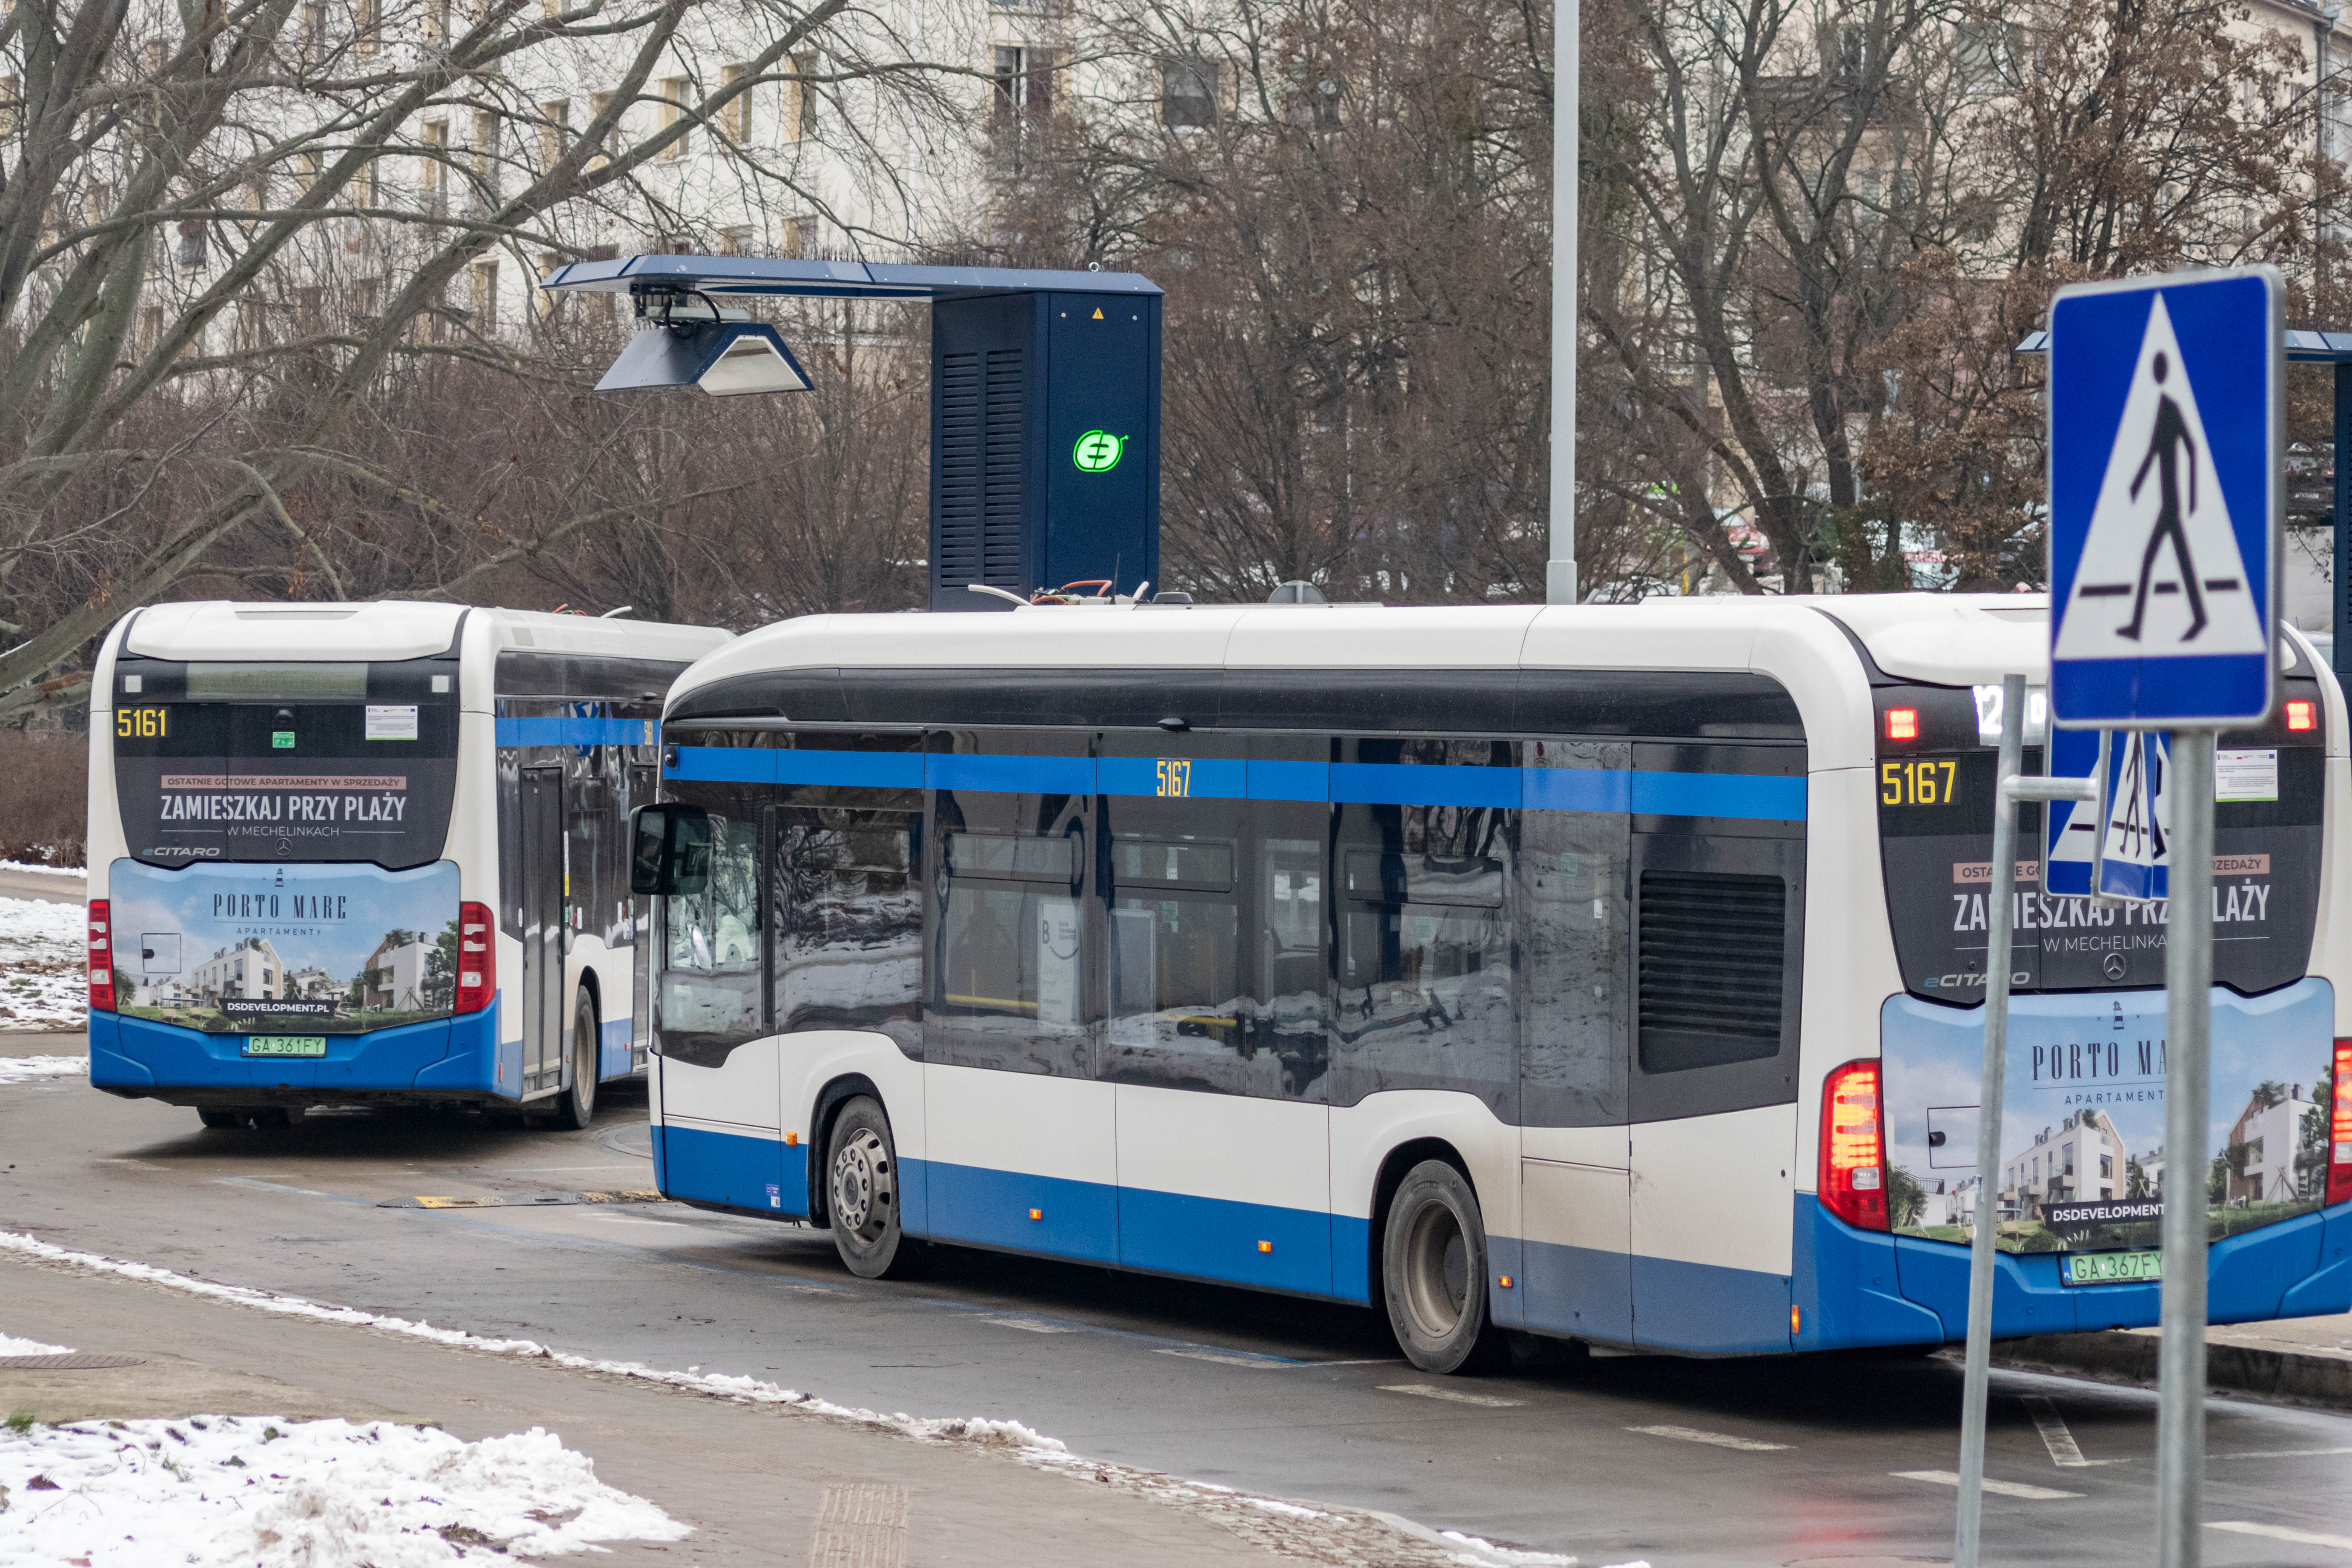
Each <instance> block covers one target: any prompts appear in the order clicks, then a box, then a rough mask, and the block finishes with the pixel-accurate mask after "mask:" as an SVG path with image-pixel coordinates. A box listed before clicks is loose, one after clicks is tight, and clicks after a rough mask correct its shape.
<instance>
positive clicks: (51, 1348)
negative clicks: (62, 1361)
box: [0, 1334, 73, 1356]
mask: <svg viewBox="0 0 2352 1568" xmlns="http://www.w3.org/2000/svg"><path fill="white" fill-rule="evenodd" d="M71 1354H73V1347H72V1346H71V1345H45V1344H43V1343H42V1342H40V1341H38V1340H20V1339H17V1338H16V1337H15V1336H14V1335H11V1334H0V1356H11V1355H71Z"/></svg>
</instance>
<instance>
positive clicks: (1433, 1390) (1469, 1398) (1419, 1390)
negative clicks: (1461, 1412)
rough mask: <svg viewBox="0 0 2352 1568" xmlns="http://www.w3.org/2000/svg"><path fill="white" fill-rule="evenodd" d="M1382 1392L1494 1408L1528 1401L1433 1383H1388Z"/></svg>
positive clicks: (1509, 1406)
mask: <svg viewBox="0 0 2352 1568" xmlns="http://www.w3.org/2000/svg"><path fill="white" fill-rule="evenodd" d="M1381 1393H1382V1394H1412V1395H1413V1396H1414V1397H1415V1398H1418V1399H1443V1400H1445V1401H1447V1402H1448V1403H1450V1404H1454V1405H1486V1406H1487V1407H1488V1408H1489V1409H1494V1410H1508V1409H1511V1408H1513V1407H1514V1406H1517V1405H1525V1404H1526V1403H1527V1401H1526V1400H1524V1399H1497V1398H1496V1397H1495V1396H1494V1395H1493V1394H1463V1393H1461V1392H1459V1391H1457V1390H1455V1389H1451V1388H1440V1387H1438V1386H1437V1385H1436V1384H1433V1383H1387V1384H1381Z"/></svg>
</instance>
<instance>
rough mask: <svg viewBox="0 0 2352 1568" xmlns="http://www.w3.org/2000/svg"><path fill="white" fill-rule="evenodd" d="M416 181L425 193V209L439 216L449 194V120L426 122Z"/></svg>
mask: <svg viewBox="0 0 2352 1568" xmlns="http://www.w3.org/2000/svg"><path fill="white" fill-rule="evenodd" d="M416 183H417V185H418V186H419V188H421V189H422V190H423V192H424V194H425V211H427V212H429V213H431V214H433V215H434V216H436V217H437V216H440V214H441V210H442V207H443V205H445V204H446V202H447V200H448V196H449V122H448V121H446V120H428V121H425V152H424V153H423V155H422V156H421V157H420V158H419V159H418V162H417V178H416Z"/></svg>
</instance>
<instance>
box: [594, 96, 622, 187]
mask: <svg viewBox="0 0 2352 1568" xmlns="http://www.w3.org/2000/svg"><path fill="white" fill-rule="evenodd" d="M615 96H616V95H614V94H613V93H609V92H592V93H590V94H589V95H588V119H589V121H590V122H591V124H592V125H593V123H595V122H598V121H602V120H603V119H604V116H605V115H606V114H607V113H610V112H611V111H612V108H613V100H614V97H615ZM620 132H621V117H620V116H619V115H618V114H614V116H613V122H612V124H611V125H609V126H607V127H606V128H605V130H604V134H603V135H601V136H599V137H598V138H597V139H596V155H595V156H594V157H593V158H591V159H589V160H588V166H589V167H590V168H592V169H601V168H603V167H604V165H605V164H607V163H611V162H612V161H613V158H612V153H613V140H614V137H616V136H618V135H619V134H620Z"/></svg>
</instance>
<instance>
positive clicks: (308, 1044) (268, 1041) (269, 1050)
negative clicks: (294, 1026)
mask: <svg viewBox="0 0 2352 1568" xmlns="http://www.w3.org/2000/svg"><path fill="white" fill-rule="evenodd" d="M245 1054H246V1055H247V1056H249V1057H323V1056H325V1055H326V1054H327V1037H326V1036H324V1035H257V1036H256V1037H254V1038H252V1039H249V1040H247V1041H246V1042H245Z"/></svg>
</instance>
